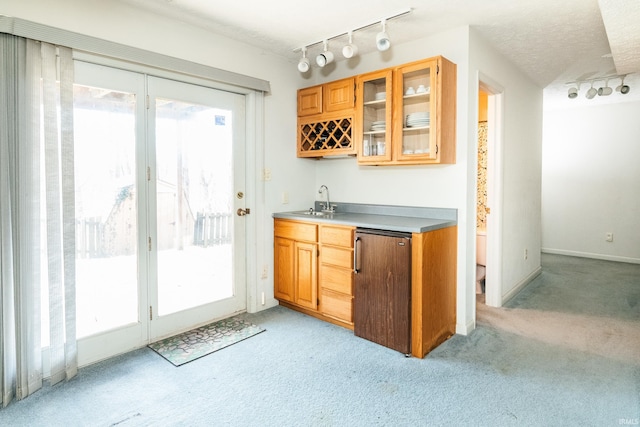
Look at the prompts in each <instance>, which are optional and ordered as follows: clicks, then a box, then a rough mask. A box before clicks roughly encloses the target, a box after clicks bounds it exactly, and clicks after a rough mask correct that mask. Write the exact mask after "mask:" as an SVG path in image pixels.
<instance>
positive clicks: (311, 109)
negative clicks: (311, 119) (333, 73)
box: [298, 86, 322, 116]
mask: <svg viewBox="0 0 640 427" xmlns="http://www.w3.org/2000/svg"><path fill="white" fill-rule="evenodd" d="M320 113H322V86H312V87H308V88H304V89H300V90H298V116H311V115H313V114H320Z"/></svg>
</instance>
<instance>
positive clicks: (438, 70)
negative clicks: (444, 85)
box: [436, 65, 440, 74]
mask: <svg viewBox="0 0 640 427" xmlns="http://www.w3.org/2000/svg"><path fill="white" fill-rule="evenodd" d="M436 74H440V66H439V65H436Z"/></svg>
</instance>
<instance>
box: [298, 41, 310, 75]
mask: <svg viewBox="0 0 640 427" xmlns="http://www.w3.org/2000/svg"><path fill="white" fill-rule="evenodd" d="M309 68H311V64H310V63H309V58H307V48H306V47H303V48H302V58H300V62H298V71H300V72H301V73H306V72H307V71H309Z"/></svg>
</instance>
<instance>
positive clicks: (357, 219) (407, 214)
mask: <svg viewBox="0 0 640 427" xmlns="http://www.w3.org/2000/svg"><path fill="white" fill-rule="evenodd" d="M332 204H333V203H332ZM336 205H337V208H336V213H333V214H327V215H324V216H315V215H307V214H305V213H304V212H305V211H291V212H276V213H274V214H273V217H274V218H281V219H294V220H300V221H309V222H315V223H327V224H340V225H350V226H354V227H361V228H373V229H379V230H389V231H401V232H407V233H424V232H427V231H433V230H438V229H440V228H446V227H451V226H453V225H457V223H458V221H457V216H458V213H457V210H456V209H447V208H425V207H413V206H390V205H366V204H357V203H340V202H338V203H336ZM314 210H316V211H320V210H321V207H320V202H316V204H315V206H314Z"/></svg>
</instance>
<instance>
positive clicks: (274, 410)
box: [0, 255, 640, 427]
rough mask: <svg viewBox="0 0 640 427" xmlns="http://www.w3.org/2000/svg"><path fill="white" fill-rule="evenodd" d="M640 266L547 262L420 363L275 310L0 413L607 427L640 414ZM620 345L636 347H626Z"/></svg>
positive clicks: (21, 419)
mask: <svg viewBox="0 0 640 427" xmlns="http://www.w3.org/2000/svg"><path fill="white" fill-rule="evenodd" d="M638 301H640V265H630V264H617V263H610V262H604V261H593V260H580V259H575V258H568V257H561V256H550V255H545V256H543V273H542V275H541V276H540V277H538V278H537V279H536V280H535V281H534V282H532V283H531V284H530V285H529V286H528V287H527V288H526V289H525V290H524V291H523V292H521V294H520V295H518V296H517V297H516V298H515V299H514V301H513V302H512V303H510V304H509V305H508V307H506V308H505V309H491V308H487V307H482V306H480V307H479V310H478V313H479V316H478V317H479V318H478V327H477V329H476V330H475V331H473V332H472V333H471V334H470V335H469V336H466V337H465V336H459V335H456V336H454V337H452V338H451V339H449V340H448V341H446V342H445V343H444V344H442V345H441V346H439V347H438V348H437V349H435V350H434V351H433V352H431V353H430V354H429V355H428V356H427V357H426V358H425V359H415V358H408V359H407V358H405V357H404V356H403V355H402V354H400V353H398V352H395V351H393V350H389V349H387V348H385V347H382V346H379V345H377V344H374V343H371V342H369V341H366V340H363V339H360V338H358V337H355V336H354V335H353V333H352V332H351V331H348V330H346V329H343V328H340V327H337V326H334V325H331V324H328V323H325V322H322V321H319V320H317V319H314V318H311V317H308V316H305V315H302V314H300V313H297V312H293V311H290V310H287V309H285V308H282V307H276V308H274V309H270V310H267V311H264V312H261V313H258V314H255V315H247V318H248V319H250V320H251V321H252V322H253V323H256V324H259V325H261V326H263V327H264V328H266V329H267V330H268V331H269V332H268V333H264V334H259V335H257V336H255V337H253V338H251V339H250V340H245V341H242V342H240V343H238V344H235V345H233V346H231V347H228V348H226V349H225V350H224V351H219V352H216V353H214V354H211V355H210V356H207V357H203V358H200V359H198V360H196V361H194V362H192V363H188V364H186V365H184V366H182V367H180V368H179V369H176V368H175V367H173V366H171V365H170V364H168V363H166V362H165V361H164V360H162V359H161V358H159V357H158V356H157V355H156V354H155V353H153V351H152V350H150V349H148V348H144V349H140V350H137V351H134V352H131V353H128V354H125V355H122V356H120V357H117V358H114V359H112V360H109V361H106V362H103V363H99V364H96V365H94V366H91V367H88V368H84V369H81V370H80V373H79V375H78V377H76V378H75V379H73V380H72V381H70V382H68V383H63V384H59V385H57V386H55V387H45V388H44V389H43V390H41V391H39V392H38V393H36V394H35V395H34V396H32V397H30V398H28V399H25V400H22V401H19V402H14V403H12V404H11V405H9V406H8V407H7V408H4V409H0V425H3V426H4V425H11V426H65V427H68V426H124V427H128V426H416V425H420V426H423V425H429V426H432V425H434V426H445V425H446V426H450V425H456V426H556V425H562V426H614V425H616V426H617V425H621V420H626V421H630V422H635V423H636V424H637V423H638V421H639V420H640V359H639V358H638V357H637V355H638V353H637V352H636V353H635V356H636V357H632V356H633V351H634V350H633V348H637V347H633V346H636V345H637V342H638V340H640V335H639V334H640V312H639V306H638ZM624 343H627V344H628V345H629V346H632V347H633V348H632V349H631V350H630V349H628V348H626V347H625V346H624Z"/></svg>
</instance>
